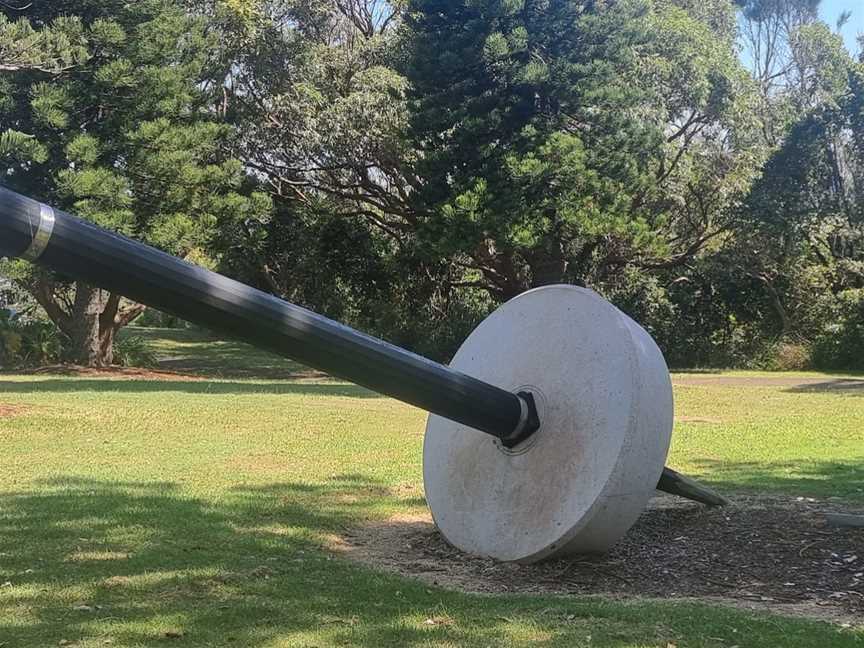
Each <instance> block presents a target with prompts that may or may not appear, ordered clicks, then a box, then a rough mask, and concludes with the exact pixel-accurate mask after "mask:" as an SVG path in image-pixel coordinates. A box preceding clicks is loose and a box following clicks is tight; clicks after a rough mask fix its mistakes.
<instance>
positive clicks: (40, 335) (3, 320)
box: [0, 309, 62, 368]
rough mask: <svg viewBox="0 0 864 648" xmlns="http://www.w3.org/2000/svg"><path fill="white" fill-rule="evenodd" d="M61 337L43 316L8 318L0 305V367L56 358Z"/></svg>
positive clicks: (41, 362)
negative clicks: (35, 318)
mask: <svg viewBox="0 0 864 648" xmlns="http://www.w3.org/2000/svg"><path fill="white" fill-rule="evenodd" d="M61 351H62V340H61V336H60V334H59V332H58V331H57V329H56V327H55V326H54V325H53V324H51V323H50V322H47V321H44V320H34V319H22V318H17V317H16V318H12V317H11V316H10V314H9V312H8V311H6V310H3V309H0V367H5V368H10V367H18V366H23V365H29V366H33V365H44V364H51V363H54V362H57V361H58V360H59V359H60V355H61Z"/></svg>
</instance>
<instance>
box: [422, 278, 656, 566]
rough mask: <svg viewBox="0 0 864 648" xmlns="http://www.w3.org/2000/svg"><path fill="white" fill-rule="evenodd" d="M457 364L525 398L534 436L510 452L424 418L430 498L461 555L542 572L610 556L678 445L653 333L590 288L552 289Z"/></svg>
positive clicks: (517, 304)
mask: <svg viewBox="0 0 864 648" xmlns="http://www.w3.org/2000/svg"><path fill="white" fill-rule="evenodd" d="M451 366H452V367H453V368H454V369H457V370H459V371H461V372H463V373H466V374H468V375H470V376H474V377H476V378H479V379H481V380H485V381H487V382H489V383H491V384H493V385H497V386H499V387H502V388H506V389H509V390H512V391H514V392H515V391H521V390H528V391H531V392H532V393H533V394H534V396H535V399H536V402H537V409H538V414H539V416H540V422H541V426H540V429H539V430H538V431H537V432H536V433H535V434H534V435H533V436H531V437H530V438H529V439H527V440H526V441H524V442H523V443H522V444H520V445H518V446H516V447H514V448H512V449H509V450H508V449H506V448H504V447H503V446H502V445H501V442H500V441H499V440H498V439H496V438H494V437H490V436H489V435H487V434H484V433H482V432H478V431H476V430H473V429H471V428H469V427H466V426H464V425H460V424H458V423H453V422H452V421H448V420H447V419H444V418H441V417H440V416H436V415H434V414H433V415H430V416H429V420H428V422H427V425H426V437H425V441H424V448H423V479H424V483H425V489H426V499H427V501H428V503H429V508H430V509H431V511H432V517H433V518H434V520H435V523H436V524H437V526H438V528H439V529H440V531H441V533H442V534H443V535H444V537H445V538H446V539H447V541H448V542H450V543H451V544H453V545H454V546H455V547H457V548H459V549H461V550H463V551H466V552H469V553H472V554H478V555H482V556H489V557H492V558H496V559H498V560H506V561H519V562H526V563H527V562H535V561H538V560H542V559H545V558H551V557H553V556H563V555H568V554H574V553H585V552H602V551H605V550H607V549H609V548H610V547H611V546H612V545H613V544H614V543H615V542H616V541H617V540H618V539H620V538H621V537H622V536H623V535H624V533H626V532H627V530H628V529H629V528H630V526H631V525H632V524H633V523H634V522H635V521H636V518H637V517H638V516H639V514H640V513H641V512H642V510H643V509H644V508H645V505H646V504H647V503H648V500H649V498H650V497H651V496H652V494H653V493H654V489H655V486H656V485H657V480H658V479H659V478H660V474H661V473H662V471H663V465H664V462H665V460H666V453H667V452H668V449H669V441H670V437H671V434H672V416H673V411H672V385H671V382H670V380H669V371H668V369H667V367H666V363H665V361H664V360H663V355H662V354H661V352H660V350H659V349H658V348H657V345H656V344H655V343H654V340H652V339H651V336H650V335H648V333H646V332H645V330H644V329H643V328H642V327H640V326H639V325H638V324H636V323H635V322H634V321H633V320H632V319H630V318H629V317H627V316H626V315H625V314H624V313H622V312H621V311H620V310H618V309H617V308H615V307H614V306H613V305H612V304H610V303H609V302H607V301H606V300H604V299H603V298H602V297H600V296H599V295H597V294H596V293H594V292H593V291H591V290H586V289H584V288H577V287H574V286H563V285H560V286H558V285H556V286H546V287H543V288H538V289H536V290H531V291H529V292H527V293H524V294H522V295H520V296H518V297H516V298H515V299H513V300H511V301H509V302H507V303H506V304H504V305H503V306H501V307H500V308H499V309H498V310H496V311H495V312H494V313H492V314H491V315H490V316H489V317H488V318H487V319H486V320H484V321H483V322H482V323H481V324H480V326H478V327H477V329H476V330H475V331H474V332H473V333H472V334H471V335H470V336H469V337H468V339H467V340H466V341H465V343H464V344H463V345H462V347H461V348H460V349H459V351H458V353H457V354H456V356H455V357H454V359H453V361H452V363H451Z"/></svg>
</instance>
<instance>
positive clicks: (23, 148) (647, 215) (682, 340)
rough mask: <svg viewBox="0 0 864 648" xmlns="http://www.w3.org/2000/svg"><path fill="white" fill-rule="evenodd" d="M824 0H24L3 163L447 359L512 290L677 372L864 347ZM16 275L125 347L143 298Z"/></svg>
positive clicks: (4, 35)
mask: <svg viewBox="0 0 864 648" xmlns="http://www.w3.org/2000/svg"><path fill="white" fill-rule="evenodd" d="M818 10H819V0H737V1H733V0H614V1H613V0H470V1H469V0H448V1H446V2H444V1H442V0H405V1H398V2H384V1H382V0H187V1H186V2H183V3H177V2H169V1H168V0H142V1H141V2H136V3H128V2H121V1H120V0H112V1H109V2H96V1H95V0H63V1H62V2H56V3H54V2H52V3H34V5H32V6H31V7H28V8H26V9H23V10H20V11H19V10H14V9H10V8H0V133H2V135H0V163H2V165H3V173H4V183H6V184H9V185H11V186H12V187H13V188H16V189H19V190H21V191H23V192H24V193H30V194H32V195H34V196H36V197H37V198H41V199H43V200H47V201H49V202H52V203H54V204H57V205H58V206H60V207H63V208H67V209H70V210H72V211H75V212H77V213H79V214H81V215H83V216H84V217H86V218H89V219H91V220H93V221H95V222H98V223H99V224H101V225H104V226H107V227H110V228H112V229H115V230H117V231H120V232H123V233H125V234H127V235H131V236H135V237H137V238H139V239H141V240H144V241H146V242H148V243H151V244H154V245H158V246H160V247H162V248H163V249H166V250H168V251H170V252H172V253H174V254H179V255H181V256H186V257H187V258H190V259H193V260H195V261H196V262H200V263H205V264H208V265H211V266H212V267H218V268H219V269H221V270H222V271H224V272H227V273H229V274H232V275H234V276H236V277H238V278H241V279H243V280H245V281H248V282H250V283H253V284H255V285H257V286H259V287H262V288H264V289H266V290H269V291H271V292H274V293H276V294H279V295H282V296H285V297H287V298H289V299H292V300H294V301H297V302H300V303H302V304H304V305H306V306H310V307H312V308H315V309H318V310H320V311H322V312H325V313H326V314H328V315H331V316H334V317H338V318H340V319H342V320H343V321H346V322H348V323H350V324H354V325H356V326H360V327H361V328H364V329H366V330H370V331H371V332H373V333H378V334H380V335H384V336H385V337H387V338H388V339H391V340H393V341H395V342H398V343H400V344H404V345H407V346H410V347H412V348H414V349H417V350H419V351H422V352H425V353H428V354H431V355H435V356H436V357H441V358H446V357H447V356H448V354H449V353H451V352H452V351H453V349H454V348H455V345H457V344H458V342H459V341H460V340H461V339H462V338H463V337H464V336H465V334H466V333H467V332H468V331H469V330H470V329H471V327H472V326H473V325H475V324H476V322H478V321H479V319H480V318H481V317H483V316H484V315H485V314H486V313H488V312H489V310H490V309H491V308H493V307H494V306H495V304H497V303H499V302H500V301H502V300H505V299H508V298H510V297H512V296H514V295H516V294H518V293H519V292H521V291H523V290H526V289H529V288H531V287H534V286H541V285H544V284H549V283H555V282H569V283H576V284H579V285H585V286H590V287H592V288H594V289H595V290H598V291H600V292H601V293H603V294H604V295H606V296H607V297H609V298H610V299H612V300H613V301H615V302H616V303H617V304H619V305H620V306H621V307H622V308H624V309H625V310H627V312H629V313H631V314H632V315H633V316H634V317H636V318H637V319H638V320H639V321H640V322H641V323H643V324H644V325H645V326H647V327H648V328H649V330H650V331H651V332H652V333H653V334H654V335H655V337H656V338H657V339H658V341H659V342H660V344H661V346H662V347H663V348H664V350H665V351H666V353H667V355H668V357H669V358H670V359H671V361H672V362H673V363H677V364H690V365H692V364H745V363H759V364H762V365H770V364H771V362H774V361H775V360H776V358H778V357H780V356H781V355H782V353H781V351H782V350H783V349H787V348H792V347H794V348H796V349H803V350H804V351H803V352H802V353H801V354H798V355H797V356H795V357H804V356H807V357H812V358H813V359H814V361H818V362H824V363H833V364H835V365H838V364H844V363H846V364H849V362H853V364H854V362H855V360H854V358H853V360H851V361H850V360H849V358H850V357H851V356H854V355H855V354H856V353H858V352H857V351H854V349H855V348H857V347H855V346H854V345H855V340H856V339H858V338H856V337H855V336H856V335H858V333H855V331H858V330H859V329H858V328H856V327H860V325H861V322H862V318H864V315H862V313H864V308H862V307H860V304H861V303H862V299H864V298H862V293H861V292H860V291H861V290H864V275H862V273H864V270H862V264H864V248H862V231H861V226H862V218H864V207H862V186H864V176H862V164H864V158H862V153H864V112H862V111H864V98H862V87H864V81H862V79H864V72H862V63H860V62H859V61H857V60H855V57H854V56H853V54H852V53H850V52H848V51H847V50H846V49H845V48H844V45H843V41H842V39H841V38H840V37H839V35H838V34H837V33H835V32H834V31H833V27H832V26H828V25H826V24H824V23H823V22H821V21H820V20H819V12H818ZM6 273H7V274H10V273H11V275H12V276H14V277H15V278H16V281H17V282H18V283H19V285H22V286H26V287H27V288H28V289H29V290H30V292H31V293H32V294H33V295H34V296H35V297H36V298H37V299H38V300H39V303H40V304H42V306H43V307H44V309H45V310H46V312H47V313H48V314H49V315H50V317H51V319H52V320H54V322H56V324H57V325H58V326H59V327H60V328H61V330H63V331H64V333H65V334H66V335H67V336H68V337H69V340H70V342H69V347H70V349H72V352H71V357H74V358H76V359H78V360H79V361H82V362H90V363H94V362H97V363H98V362H103V363H104V362H109V361H110V352H109V350H110V344H111V341H112V340H113V335H114V332H116V330H117V328H118V327H119V326H122V325H124V324H125V323H126V322H128V321H129V320H130V319H131V318H132V317H134V316H135V315H137V313H138V312H140V310H141V307H139V306H138V305H135V304H131V303H126V302H123V301H122V300H121V298H120V296H118V295H103V294H101V292H100V291H95V290H94V289H92V288H90V287H87V286H82V285H72V284H70V282H68V281H66V280H65V278H63V277H57V276H54V275H51V274H46V273H42V272H37V271H36V270H34V269H33V268H31V267H29V266H26V265H24V264H15V265H13V266H9V265H7V269H6ZM94 313H95V314H94ZM88 314H89V315H88ZM840 339H842V340H846V341H847V342H844V344H843V345H839V346H838V344H837V343H836V340H840ZM94 340H95V341H98V343H96V342H94ZM860 355H861V357H862V358H864V354H860Z"/></svg>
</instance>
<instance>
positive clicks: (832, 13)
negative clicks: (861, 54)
mask: <svg viewBox="0 0 864 648" xmlns="http://www.w3.org/2000/svg"><path fill="white" fill-rule="evenodd" d="M842 11H851V12H852V18H851V20H849V22H848V23H847V25H846V27H844V28H843V37H844V38H845V39H846V46H847V47H848V48H849V50H850V51H852V52H853V53H857V52H858V44H857V42H856V41H855V37H856V36H857V35H858V34H859V33H864V0H822V19H823V20H824V21H825V22H827V23H828V24H829V25H831V27H832V28H833V27H834V24H835V23H836V22H837V16H839V15H840V12H842Z"/></svg>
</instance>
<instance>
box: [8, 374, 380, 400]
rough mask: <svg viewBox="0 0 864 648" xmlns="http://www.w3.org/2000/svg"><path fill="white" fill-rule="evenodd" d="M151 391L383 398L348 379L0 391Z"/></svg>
mask: <svg viewBox="0 0 864 648" xmlns="http://www.w3.org/2000/svg"><path fill="white" fill-rule="evenodd" d="M48 392H50V393H74V392H101V393H105V392H108V393H111V392H115V393H116V392H119V393H130V394H138V393H148V392H175V393H176V392H179V393H185V394H297V395H304V396H342V397H347V398H382V397H381V396H379V395H378V394H376V393H375V392H372V391H369V390H368V389H365V388H364V387H359V386H357V385H350V384H345V383H333V382H314V383H289V382H285V383H282V382H274V383H269V382H248V383H244V382H222V381H212V382H211V381H206V380H110V379H108V380H103V379H90V378H82V379H72V378H69V379H65V378H47V379H44V380H30V381H26V382H25V381H14V380H0V393H7V394H34V393H35V394H44V393H48Z"/></svg>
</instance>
